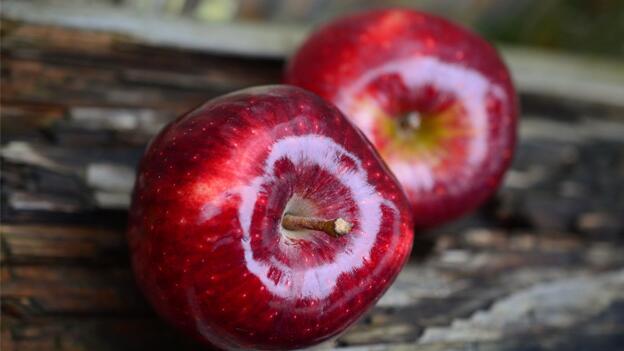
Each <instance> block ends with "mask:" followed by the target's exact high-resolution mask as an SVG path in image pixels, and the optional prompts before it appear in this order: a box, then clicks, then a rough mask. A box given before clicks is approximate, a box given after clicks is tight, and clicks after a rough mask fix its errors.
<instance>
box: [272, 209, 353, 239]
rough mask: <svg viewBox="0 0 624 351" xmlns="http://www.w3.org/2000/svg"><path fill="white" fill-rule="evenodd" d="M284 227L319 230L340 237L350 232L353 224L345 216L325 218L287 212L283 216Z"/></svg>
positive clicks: (295, 229) (294, 229) (288, 228)
mask: <svg viewBox="0 0 624 351" xmlns="http://www.w3.org/2000/svg"><path fill="white" fill-rule="evenodd" d="M282 227H284V229H287V230H293V231H297V230H304V229H309V230H318V231H321V232H325V233H327V234H328V235H331V236H333V237H335V238H338V237H341V236H343V235H345V234H348V233H349V232H350V231H351V229H352V228H353V225H352V224H351V223H349V222H347V221H346V220H344V219H343V218H336V219H330V220H325V219H320V218H314V217H304V216H296V215H293V214H289V213H287V214H285V215H284V217H283V218H282Z"/></svg>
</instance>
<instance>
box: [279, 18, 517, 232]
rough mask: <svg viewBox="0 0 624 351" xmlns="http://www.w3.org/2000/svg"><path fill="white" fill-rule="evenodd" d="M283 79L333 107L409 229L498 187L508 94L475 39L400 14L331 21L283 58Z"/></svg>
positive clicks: (497, 62) (510, 137)
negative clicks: (404, 204) (366, 147)
mask: <svg viewBox="0 0 624 351" xmlns="http://www.w3.org/2000/svg"><path fill="white" fill-rule="evenodd" d="M285 80H286V82H287V83H289V84H293V85H298V86H301V87H303V88H306V89H308V90H311V91H313V92H315V93H317V94H319V95H320V96H322V97H324V98H326V99H327V100H329V101H332V102H333V103H335V104H336V105H337V106H338V108H339V109H340V110H342V112H343V113H344V114H345V115H347V117H349V118H350V119H351V120H352V121H353V122H354V123H355V124H356V125H357V126H358V127H359V128H360V129H361V130H362V131H363V132H364V134H366V136H367V137H368V138H369V139H370V140H371V142H372V143H373V144H374V145H375V146H376V147H377V150H378V151H379V153H380V154H381V155H382V157H383V158H384V160H385V161H386V162H387V164H388V166H389V167H390V169H391V170H392V171H393V172H394V174H395V175H396V177H397V178H398V179H399V182H400V183H401V185H403V188H404V189H405V192H406V194H407V197H408V199H409V201H410V203H411V205H412V209H413V214H414V222H415V224H416V226H417V227H431V226H435V225H438V224H440V223H443V222H445V221H448V220H450V219H453V218H456V217H458V216H460V215H461V214H464V213H466V212H468V211H470V210H472V209H474V208H475V207H477V206H478V205H479V204H481V203H482V202H483V201H484V200H485V199H487V198H488V197H489V196H490V195H491V194H492V193H493V192H494V191H495V190H496V189H497V187H498V185H499V183H500V181H501V178H502V176H503V174H504V172H505V170H506V169H507V168H508V166H509V163H510V160H511V158H512V155H513V151H514V145H515V135H516V118H517V117H516V116H517V114H518V111H517V97H516V93H515V91H514V88H513V86H512V82H511V79H510V76H509V72H508V70H507V68H506V67H505V65H504V64H503V62H502V61H501V59H500V58H499V56H498V54H497V53H496V51H495V50H494V49H493V48H492V47H491V46H490V45H489V44H488V43H487V42H485V41H484V40H482V39H481V38H479V37H478V36H476V35H475V34H473V33H471V32H468V31H467V30H465V29H462V28H460V27H458V26H456V25H454V24H452V23H450V22H448V21H446V20H443V19H441V18H438V17H435V16H432V15H428V14H424V13H420V12H416V11H412V10H407V9H389V10H376V11H370V12H365V13H360V14H356V15H352V16H348V17H344V18H341V19H338V20H336V21H334V22H332V23H330V24H328V25H326V26H324V27H322V28H320V29H319V30H318V31H317V32H315V33H314V34H312V35H311V36H310V37H309V39H308V40H307V41H305V43H303V45H302V46H301V48H300V49H299V50H298V51H297V52H296V54H295V55H294V56H293V57H292V59H291V60H290V62H289V64H288V67H287V70H286V79H285Z"/></svg>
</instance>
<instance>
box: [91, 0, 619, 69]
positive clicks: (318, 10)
mask: <svg viewBox="0 0 624 351" xmlns="http://www.w3.org/2000/svg"><path fill="white" fill-rule="evenodd" d="M92 1H93V0H92ZM93 2H95V1H93ZM99 2H102V1H99ZM109 2H110V3H112V4H115V5H117V6H124V7H127V8H128V10H135V11H136V10H138V11H152V12H155V13H158V14H161V15H166V16H183V17H188V18H192V19H194V20H197V21H203V22H212V21H218V22H233V21H242V22H260V23H267V22H269V23H279V24H286V25H300V26H314V25H317V24H319V23H322V22H323V21H326V20H327V19H329V18H332V17H336V16H339V15H342V14H345V13H349V12H352V11H356V10H362V9H370V8H378V7H385V6H406V7H415V8H418V9H421V10H426V11H428V12H431V13H435V14H438V15H441V16H443V17H446V18H448V19H452V20H454V21H456V22H459V23H462V24H463V25H465V26H467V27H471V28H473V29H474V30H475V31H477V32H479V33H481V34H482V35H483V36H484V37H485V38H487V39H489V40H492V41H496V42H501V43H506V44H519V45H526V46H535V47H540V48H548V49H561V50H566V51H570V52H583V53H589V54H600V55H609V56H614V57H620V58H622V57H623V56H624V40H623V39H622V38H624V3H623V2H622V1H619V0H593V1H588V0H546V1H540V0H464V1H455V0H441V1H440V0H411V1H410V0H403V1H398V0H390V1H388V0H345V1H331V0H294V1H279V0H266V1H262V0H235V1H228V0H157V1H150V0H110V1H109Z"/></svg>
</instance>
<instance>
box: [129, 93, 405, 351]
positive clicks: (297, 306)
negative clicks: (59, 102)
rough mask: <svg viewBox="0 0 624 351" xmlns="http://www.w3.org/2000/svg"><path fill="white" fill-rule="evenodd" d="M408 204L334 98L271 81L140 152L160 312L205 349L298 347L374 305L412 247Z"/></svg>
mask: <svg viewBox="0 0 624 351" xmlns="http://www.w3.org/2000/svg"><path fill="white" fill-rule="evenodd" d="M412 228H413V226H412V222H411V214H410V211H409V204H408V203H407V200H406V198H405V197H404V194H403V193H402V191H401V189H400V185H399V184H398V182H397V181H396V179H395V178H394V177H393V176H392V175H391V173H390V172H389V171H388V170H387V168H386V166H385V165H384V163H383V161H381V158H380V157H379V155H378V154H377V153H376V151H375V150H374V148H373V146H372V145H371V144H370V143H369V142H368V141H367V140H366V139H365V138H364V136H363V135H362V134H361V132H360V131H359V130H357V129H356V128H355V127H353V125H352V124H351V123H350V122H349V121H348V120H347V119H346V118H345V117H344V116H343V115H342V114H341V113H340V112H339V111H338V110H337V109H336V108H335V107H333V106H332V105H330V104H328V103H326V102H325V101H324V100H322V99H321V98H319V97H318V96H316V95H314V94H312V93H310V92H307V91H304V90H303V89H300V88H296V87H290V86H279V85H278V86H266V87H258V88H252V89H246V90H241V91H238V92H235V93H231V94H228V95H225V96H223V97H220V98H217V99H214V100H211V101H209V102H207V103H206V104H204V105H203V106H201V107H199V108H197V109H195V110H193V111H191V112H189V113H187V114H186V115H184V116H182V117H180V118H178V119H177V120H176V121H174V122H172V123H171V124H170V125H168V126H167V127H166V128H165V129H164V130H163V131H162V132H161V133H160V134H159V135H158V136H157V137H156V138H155V139H154V140H153V141H152V142H151V144H150V145H149V147H148V149H147V151H146V153H145V155H144V158H143V159H142V162H141V165H140V169H139V173H138V177H137V181H136V185H135V190H134V194H133V201H132V206H131V211H130V219H129V229H128V238H129V244H130V250H131V255H132V263H133V267H134V271H135V275H136V278H137V281H138V284H139V286H140V287H141V288H142V290H143V292H144V293H145V295H146V296H147V298H148V300H149V301H150V302H151V304H152V305H153V306H154V308H155V310H156V311H157V312H158V313H159V314H160V315H161V316H162V317H164V318H165V319H166V320H168V321H169V322H170V323H172V324H173V325H175V326H176V327H177V328H179V329H181V330H183V331H184V332H186V333H187V334H189V335H192V336H193V337H195V338H196V339H198V340H200V341H202V342H204V343H205V344H207V345H212V346H216V347H220V348H225V349H230V348H236V349H291V348H300V347H305V346H310V345H313V344H316V343H318V342H321V341H323V340H326V339H328V338H330V337H332V336H334V335H336V334H338V333H340V332H341V331H343V330H344V329H345V328H347V327H348V326H349V325H350V324H351V323H353V322H354V321H356V320H357V319H358V318H359V317H360V316H362V314H363V313H364V312H365V311H366V310H367V309H368V308H369V307H371V306H372V305H373V304H374V303H375V301H376V300H377V299H378V298H379V297H380V296H381V295H382V294H383V293H384V291H385V290H386V289H387V288H388V287H389V285H390V284H391V283H392V281H393V280H394V279H395V277H396V276H397V274H398V273H399V271H400V270H401V268H402V266H403V265H404V263H405V262H406V260H407V258H408V256H409V253H410V250H411V245H412V239H413V232H412Z"/></svg>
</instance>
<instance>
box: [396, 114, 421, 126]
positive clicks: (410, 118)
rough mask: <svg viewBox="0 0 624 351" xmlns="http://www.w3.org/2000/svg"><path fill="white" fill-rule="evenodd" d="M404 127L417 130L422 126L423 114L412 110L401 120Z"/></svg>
mask: <svg viewBox="0 0 624 351" xmlns="http://www.w3.org/2000/svg"><path fill="white" fill-rule="evenodd" d="M400 123H401V127H403V129H409V130H416V129H418V128H419V127H420V123H421V116H420V113H418V112H417V111H411V112H409V113H407V114H405V116H403V118H401V120H400Z"/></svg>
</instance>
